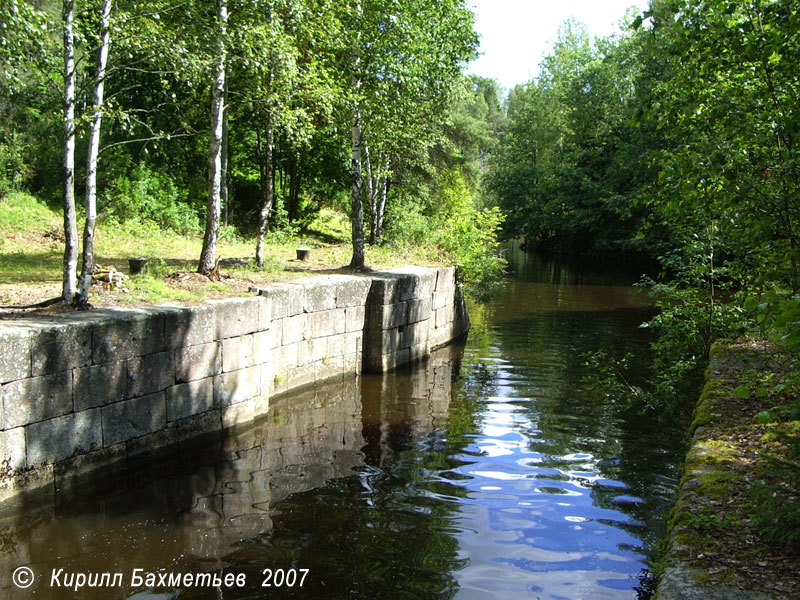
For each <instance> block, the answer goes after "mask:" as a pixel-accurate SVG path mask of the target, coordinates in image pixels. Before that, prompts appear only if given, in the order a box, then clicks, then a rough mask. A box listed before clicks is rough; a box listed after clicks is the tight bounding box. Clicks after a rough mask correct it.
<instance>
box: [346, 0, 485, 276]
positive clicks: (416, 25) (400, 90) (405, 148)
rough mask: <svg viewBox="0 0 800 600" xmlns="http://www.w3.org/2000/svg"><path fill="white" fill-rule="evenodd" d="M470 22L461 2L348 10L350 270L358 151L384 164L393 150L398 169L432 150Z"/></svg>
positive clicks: (470, 46) (470, 45) (358, 247)
mask: <svg viewBox="0 0 800 600" xmlns="http://www.w3.org/2000/svg"><path fill="white" fill-rule="evenodd" d="M473 20H474V14H473V13H472V12H471V11H470V10H468V9H467V8H466V7H465V6H464V3H463V2H462V1H461V0H443V1H441V2H436V3H430V2H424V1H422V0H400V1H390V0H368V1H366V0H365V1H364V2H356V3H355V4H354V5H351V7H350V10H349V12H348V13H347V15H346V17H345V19H344V20H343V22H344V26H345V31H347V32H349V39H350V40H351V43H350V47H349V48H348V51H347V61H346V64H347V70H346V73H347V76H348V80H349V84H350V110H349V125H350V145H351V218H352V240H353V257H352V259H351V262H350V266H351V267H353V268H361V267H363V266H364V258H365V256H364V239H365V236H364V219H363V206H364V198H363V190H364V165H363V164H362V160H363V159H364V156H363V154H364V148H365V147H366V146H367V145H368V146H369V150H370V153H371V154H372V155H374V156H378V155H381V154H383V155H384V156H388V155H389V154H390V152H389V151H388V150H389V149H390V148H391V155H392V156H394V157H395V161H394V162H395V164H396V166H401V165H402V164H403V163H406V164H408V163H409V162H413V161H414V160H416V159H418V157H420V156H422V155H423V153H424V151H425V150H426V149H427V148H429V147H430V146H432V145H433V143H434V141H435V140H436V138H437V136H438V135H441V132H442V127H441V121H442V120H443V119H444V118H445V117H446V115H447V110H448V108H449V105H450V102H451V100H452V98H453V92H454V90H455V87H456V84H457V83H458V82H459V81H460V77H461V73H462V69H463V66H464V64H465V63H466V61H467V60H469V59H470V58H472V57H473V56H474V52H475V47H476V46H477V36H476V34H475V32H474V30H473ZM371 169H372V165H370V170H371ZM376 208H377V204H376Z"/></svg>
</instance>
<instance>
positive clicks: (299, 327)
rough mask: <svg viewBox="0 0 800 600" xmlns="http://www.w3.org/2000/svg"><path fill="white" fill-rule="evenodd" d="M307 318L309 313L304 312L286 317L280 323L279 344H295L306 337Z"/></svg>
mask: <svg viewBox="0 0 800 600" xmlns="http://www.w3.org/2000/svg"><path fill="white" fill-rule="evenodd" d="M308 319H309V315H306V314H299V315H295V316H292V317H286V318H285V319H284V320H283V323H282V327H283V329H282V335H281V345H282V346H286V345H288V344H296V343H297V342H299V341H301V340H304V339H306V337H307V336H308V327H309V323H308ZM315 337H316V335H315Z"/></svg>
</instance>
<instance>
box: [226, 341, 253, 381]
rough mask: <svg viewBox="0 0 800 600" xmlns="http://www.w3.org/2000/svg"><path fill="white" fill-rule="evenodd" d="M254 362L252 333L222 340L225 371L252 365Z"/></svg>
mask: <svg viewBox="0 0 800 600" xmlns="http://www.w3.org/2000/svg"><path fill="white" fill-rule="evenodd" d="M254 364H255V354H254V348H253V336H252V335H242V336H239V337H234V338H228V339H226V340H222V372H223V373H228V372H230V371H238V370H239V369H245V368H247V367H252V366H253V365H254Z"/></svg>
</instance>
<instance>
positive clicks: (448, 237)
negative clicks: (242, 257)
mask: <svg viewBox="0 0 800 600" xmlns="http://www.w3.org/2000/svg"><path fill="white" fill-rule="evenodd" d="M0 11H2V14H3V15H6V17H4V19H3V21H2V22H0V27H1V28H2V36H3V43H2V46H1V47H0V57H1V58H2V62H3V70H2V73H3V76H2V81H1V82H0V90H1V91H0V114H2V125H1V126H0V193H2V194H3V195H8V193H9V192H14V191H26V192H30V193H33V194H34V195H35V196H36V197H37V198H39V199H41V200H43V201H45V202H47V203H49V204H50V205H51V206H54V207H57V208H58V209H59V210H61V211H63V215H64V237H65V239H64V243H65V247H66V251H65V255H64V261H63V282H64V283H63V293H62V297H63V299H64V301H66V302H69V303H71V304H74V305H76V306H80V305H85V304H87V303H88V297H89V295H90V285H91V278H92V272H93V265H94V262H95V260H94V256H93V245H94V244H93V240H94V236H95V230H96V229H97V230H99V231H102V230H106V231H108V230H114V228H118V227H120V226H122V227H126V226H127V227H129V228H130V227H131V226H132V225H131V224H135V223H138V224H142V223H145V224H147V225H153V224H155V225H156V226H157V228H156V231H157V230H158V229H160V230H162V231H169V232H174V233H177V234H180V235H185V236H194V237H198V236H202V239H203V246H202V251H201V253H200V259H199V268H198V270H199V272H200V273H204V274H210V273H212V272H213V271H214V269H215V267H216V259H217V258H218V257H217V254H218V253H217V251H216V246H217V243H218V240H219V237H220V235H221V232H222V234H223V235H224V234H225V232H226V231H228V232H230V231H233V232H234V233H233V234H232V235H241V236H244V237H245V238H247V239H251V238H252V240H253V245H254V246H255V248H254V263H255V265H256V266H258V267H261V266H262V265H263V264H264V261H265V255H264V243H265V236H268V235H272V236H273V237H274V236H275V234H277V233H284V234H286V235H288V236H291V235H292V234H296V233H298V232H301V231H304V230H305V229H306V228H307V227H308V226H309V224H310V223H311V222H312V221H313V220H314V219H315V217H316V216H317V215H318V214H319V213H320V211H321V210H323V209H327V210H328V211H334V212H336V213H338V214H344V215H348V218H349V219H350V221H351V232H352V235H351V239H352V259H351V262H350V266H351V267H353V268H355V269H359V268H363V267H364V262H365V256H364V255H365V250H364V248H365V244H367V245H371V246H377V245H382V244H389V243H393V244H395V245H401V246H403V245H404V246H407V247H413V246H415V245H419V244H423V243H425V244H428V245H430V246H432V247H435V248H436V249H437V250H438V251H439V252H441V253H444V255H445V256H449V257H452V260H453V261H454V262H456V263H458V264H459V266H460V267H461V269H462V271H463V272H464V274H465V278H466V280H470V281H479V280H480V279H481V278H482V277H484V275H483V274H484V273H488V274H489V277H490V278H491V277H495V278H496V277H497V275H499V273H500V271H501V261H500V260H499V259H498V258H497V257H496V252H495V250H496V248H495V242H496V234H497V230H498V227H499V224H500V221H501V218H500V214H499V211H498V210H497V209H496V208H492V207H488V206H485V205H483V204H481V202H480V201H479V199H478V197H477V189H478V178H479V175H478V172H479V166H478V165H479V162H480V159H481V156H483V154H484V153H485V152H486V151H487V150H488V146H489V144H490V143H491V135H490V134H491V129H492V127H493V125H494V123H493V121H492V119H493V115H490V114H489V108H488V107H487V103H486V100H485V98H489V104H490V105H491V106H492V108H493V109H494V111H495V112H498V111H499V98H498V94H497V88H496V86H495V85H494V83H493V82H491V81H473V80H470V79H468V78H466V77H465V76H464V75H463V71H464V68H465V66H466V64H467V62H468V61H469V60H471V59H472V58H473V57H474V56H475V54H476V47H477V43H478V39H477V35H476V33H475V32H474V30H473V17H474V15H473V14H472V12H471V11H469V10H468V9H466V8H465V7H464V5H463V3H462V2H458V1H455V0H447V1H443V2H437V3H434V4H431V3H427V2H422V1H418V0H411V1H405V0H404V1H400V2H397V1H380V0H379V1H365V2H334V1H330V0H319V1H317V0H314V1H306V0H263V1H262V0H253V1H251V0H246V1H241V2H240V1H237V0H234V1H228V2H226V1H224V0H220V1H219V2H217V3H187V2H182V1H166V2H111V1H110V0H109V1H107V2H62V3H59V2H21V1H18V0H3V2H2V3H0ZM76 198H78V199H79V200H76ZM365 219H366V224H365ZM80 223H82V224H83V227H82V235H81V234H80V232H79V227H78V225H79V224H80ZM126 224H127V225H126ZM156 235H158V234H157V233H156ZM79 259H80V260H79ZM79 262H80V264H79Z"/></svg>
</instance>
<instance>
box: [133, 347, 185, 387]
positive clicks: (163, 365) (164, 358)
mask: <svg viewBox="0 0 800 600" xmlns="http://www.w3.org/2000/svg"><path fill="white" fill-rule="evenodd" d="M127 368H128V397H129V398H134V397H136V396H145V395H147V394H152V393H154V392H160V391H161V390H165V389H167V388H168V387H169V386H171V385H174V384H175V357H174V354H173V353H172V352H158V353H156V354H148V355H146V356H141V357H138V358H129V359H128V365H127Z"/></svg>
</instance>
